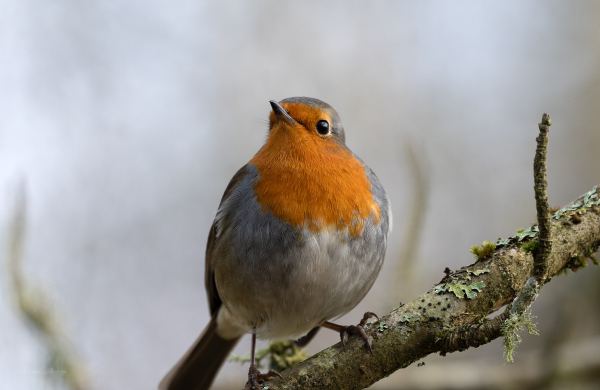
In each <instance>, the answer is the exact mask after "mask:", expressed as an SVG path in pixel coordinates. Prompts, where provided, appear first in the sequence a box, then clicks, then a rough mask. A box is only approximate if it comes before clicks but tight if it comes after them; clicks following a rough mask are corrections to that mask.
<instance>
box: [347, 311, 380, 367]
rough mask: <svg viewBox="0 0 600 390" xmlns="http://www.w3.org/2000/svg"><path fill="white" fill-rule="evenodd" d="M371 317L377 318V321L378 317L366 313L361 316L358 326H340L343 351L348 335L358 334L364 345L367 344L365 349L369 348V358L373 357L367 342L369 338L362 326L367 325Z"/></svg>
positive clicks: (369, 344)
mask: <svg viewBox="0 0 600 390" xmlns="http://www.w3.org/2000/svg"><path fill="white" fill-rule="evenodd" d="M372 317H375V318H377V320H379V317H377V314H375V313H372V312H370V311H368V312H366V313H365V315H364V316H363V318H362V320H360V322H359V323H358V325H350V326H340V328H341V330H340V339H341V340H342V348H343V349H344V350H345V349H346V341H348V337H349V335H350V334H358V335H360V337H362V339H363V340H364V341H365V344H367V347H368V348H369V352H370V353H371V356H373V349H372V348H371V342H370V341H369V337H368V336H367V333H366V332H365V329H364V326H365V325H366V324H367V321H368V320H369V319H370V318H372Z"/></svg>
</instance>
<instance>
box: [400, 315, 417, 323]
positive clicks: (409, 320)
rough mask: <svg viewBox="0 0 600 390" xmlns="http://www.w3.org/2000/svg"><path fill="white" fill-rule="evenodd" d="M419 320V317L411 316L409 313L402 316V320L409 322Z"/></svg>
mask: <svg viewBox="0 0 600 390" xmlns="http://www.w3.org/2000/svg"><path fill="white" fill-rule="evenodd" d="M417 321H419V319H418V318H417V317H411V316H409V315H406V314H405V315H403V316H402V318H400V322H409V323H411V324H412V323H415V322H417Z"/></svg>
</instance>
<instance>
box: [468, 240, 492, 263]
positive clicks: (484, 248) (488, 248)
mask: <svg viewBox="0 0 600 390" xmlns="http://www.w3.org/2000/svg"><path fill="white" fill-rule="evenodd" d="M495 250H496V244H494V243H493V242H489V241H484V242H483V244H481V246H479V245H473V246H472V247H471V253H472V254H473V257H475V258H476V259H478V260H483V259H488V258H490V257H492V255H493V254H494V251H495Z"/></svg>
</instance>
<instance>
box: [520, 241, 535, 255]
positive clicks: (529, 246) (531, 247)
mask: <svg viewBox="0 0 600 390" xmlns="http://www.w3.org/2000/svg"><path fill="white" fill-rule="evenodd" d="M537 247H538V242H537V240H533V241H530V242H528V243H526V244H523V246H521V248H522V249H523V250H524V251H525V252H527V253H529V252H533V251H535V250H536V249H537Z"/></svg>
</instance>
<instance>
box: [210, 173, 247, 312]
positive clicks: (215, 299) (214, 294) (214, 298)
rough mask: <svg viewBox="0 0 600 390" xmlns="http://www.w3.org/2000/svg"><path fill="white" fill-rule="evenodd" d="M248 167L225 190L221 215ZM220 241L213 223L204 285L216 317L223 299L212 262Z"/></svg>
mask: <svg viewBox="0 0 600 390" xmlns="http://www.w3.org/2000/svg"><path fill="white" fill-rule="evenodd" d="M247 168H248V166H247V165H244V166H243V167H242V168H240V170H239V171H237V173H236V174H235V175H234V176H233V178H232V179H231V181H230V182H229V184H228V185H227V188H226V189H225V193H224V194H223V198H221V203H220V204H219V211H218V212H217V213H219V212H220V211H221V208H222V207H223V203H225V202H226V201H227V199H228V198H229V196H230V195H231V193H232V192H233V190H234V189H235V188H236V187H237V185H238V184H239V183H240V182H241V181H242V180H243V179H244V178H245V177H246V175H248V169H247ZM217 240H219V231H218V228H217V221H216V219H215V221H214V222H213V224H212V226H211V227H210V232H209V234H208V242H207V244H206V257H205V268H204V283H205V287H206V293H207V294H208V305H209V307H210V314H211V315H214V314H215V313H216V312H217V310H219V307H220V306H221V298H220V297H219V292H218V291H217V285H216V283H215V271H214V262H213V261H212V252H213V248H214V247H215V242H216V241H217Z"/></svg>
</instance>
